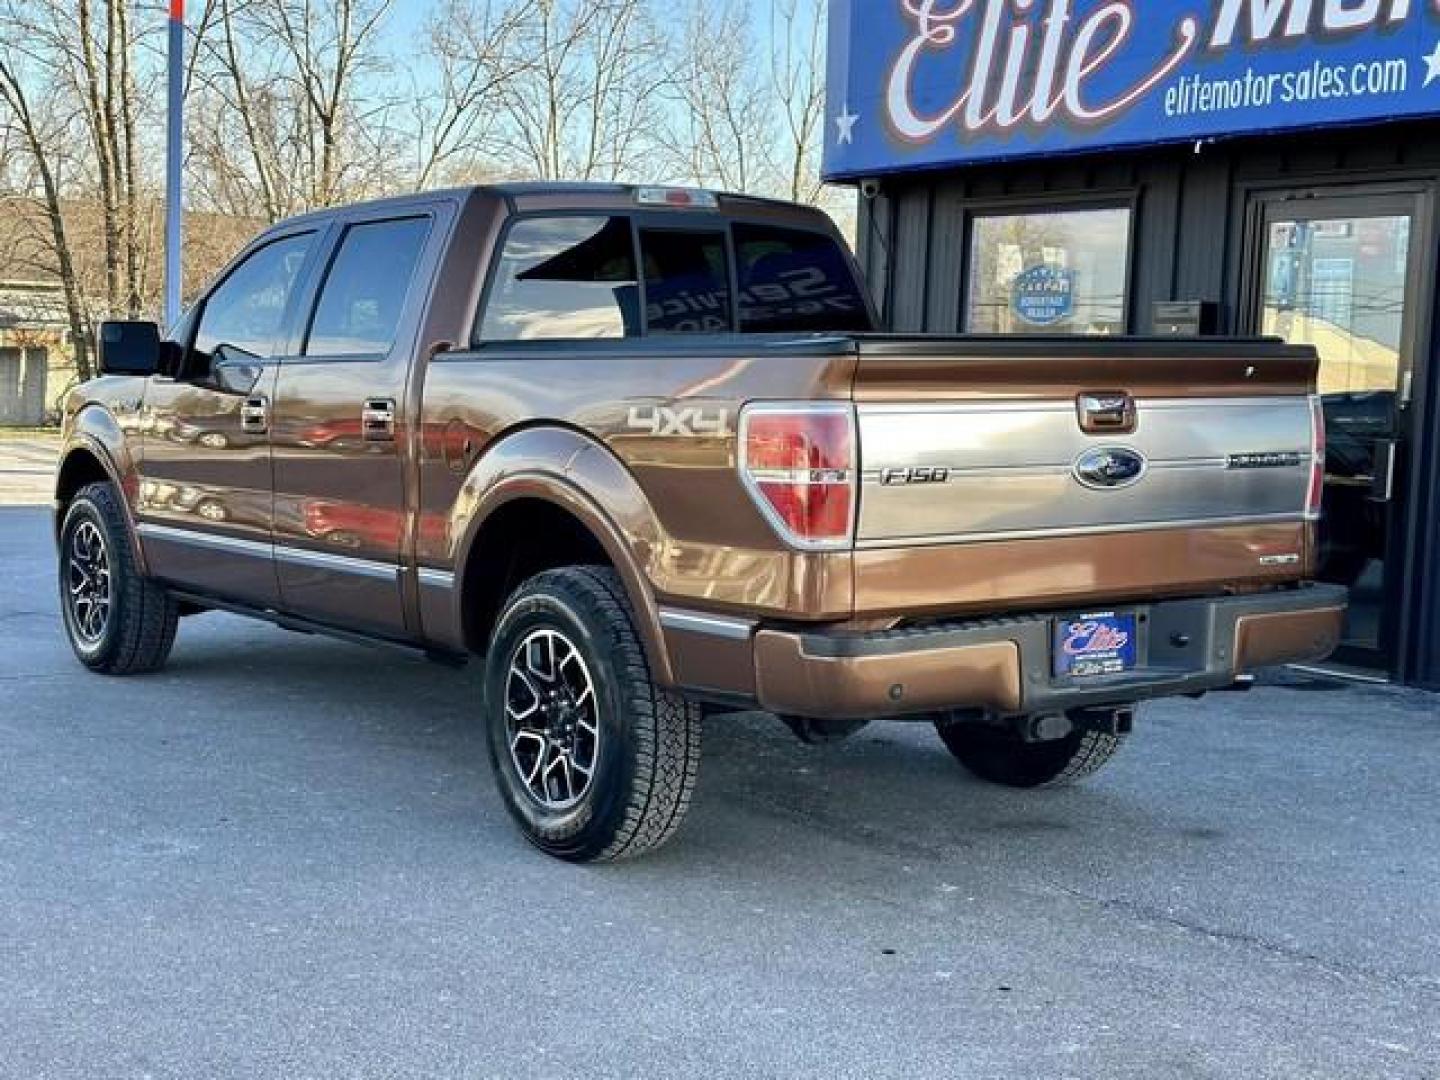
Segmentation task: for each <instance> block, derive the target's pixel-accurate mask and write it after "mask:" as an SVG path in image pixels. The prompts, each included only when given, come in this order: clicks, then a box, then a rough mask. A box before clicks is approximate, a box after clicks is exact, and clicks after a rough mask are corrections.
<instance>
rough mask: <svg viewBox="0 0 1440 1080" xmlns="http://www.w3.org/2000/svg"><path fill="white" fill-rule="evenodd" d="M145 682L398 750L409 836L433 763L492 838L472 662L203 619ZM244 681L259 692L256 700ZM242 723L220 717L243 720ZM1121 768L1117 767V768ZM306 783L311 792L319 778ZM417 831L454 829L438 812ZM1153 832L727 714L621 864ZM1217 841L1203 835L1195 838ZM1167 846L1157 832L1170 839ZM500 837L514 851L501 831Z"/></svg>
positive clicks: (950, 853) (945, 762)
mask: <svg viewBox="0 0 1440 1080" xmlns="http://www.w3.org/2000/svg"><path fill="white" fill-rule="evenodd" d="M160 678H162V679H164V680H167V681H169V680H176V681H183V683H184V684H185V685H186V687H187V688H190V689H194V690H199V691H201V692H203V693H204V694H206V695H207V696H209V697H211V698H212V699H213V700H215V701H217V702H218V701H229V700H234V699H236V698H248V699H249V700H250V702H251V704H252V706H258V707H260V708H262V709H264V710H265V711H266V712H267V713H271V714H275V713H279V714H280V715H283V716H284V718H285V722H286V723H287V724H288V725H291V726H292V727H293V728H294V729H295V731H296V734H297V737H323V738H325V739H327V740H333V741H335V742H337V743H341V744H351V743H353V744H354V745H353V746H352V747H351V752H352V753H360V754H362V755H363V754H369V753H371V752H373V753H386V752H388V751H390V750H392V749H393V748H395V747H396V746H404V747H405V748H406V749H407V751H408V752H409V759H410V760H415V761H417V762H419V761H424V762H426V764H424V765H420V766H419V767H417V775H416V777H415V791H416V793H417V799H416V812H417V815H419V819H417V821H416V823H415V827H416V828H417V829H420V830H423V829H426V828H429V827H430V825H431V824H432V823H431V822H427V821H425V820H424V819H423V814H424V809H423V808H424V805H425V801H424V800H423V799H422V798H420V797H419V795H420V794H421V793H423V791H424V790H425V789H426V788H425V785H426V782H427V781H426V775H429V773H430V772H431V771H433V769H435V768H443V769H445V770H448V771H450V772H453V773H455V774H457V776H456V779H457V782H459V783H462V784H467V785H469V788H470V794H469V795H468V796H467V799H466V802H467V805H468V807H469V810H468V811H467V812H473V814H474V818H475V820H474V821H472V822H471V823H470V826H469V827H470V828H471V829H474V827H475V825H476V824H479V823H480V822H482V821H483V829H482V831H483V834H484V836H485V837H486V838H493V837H494V836H495V834H496V832H497V831H505V832H506V833H507V834H508V830H509V822H508V820H507V819H506V815H505V811H504V808H503V806H502V805H501V802H500V800H499V797H498V795H497V794H496V793H495V790H494V784H493V780H492V777H491V775H490V766H489V762H488V760H487V755H486V749H485V740H484V732H483V730H482V727H481V724H480V716H481V710H480V702H481V698H482V688H481V679H480V668H479V665H477V664H472V665H471V666H470V667H469V668H467V669H465V670H461V671H453V670H449V669H446V668H443V667H437V666H434V665H430V664H427V663H425V662H423V661H419V660H412V659H410V658H408V657H406V656H403V655H400V654H396V653H391V652H389V651H386V650H382V649H367V648H365V647H363V646H354V645H349V644H345V643H340V642H333V641H329V640H327V639H324V638H316V637H305V636H297V635H291V634H287V633H285V632H283V631H278V630H276V629H274V628H271V627H267V626H264V625H261V624H250V623H246V622H243V621H240V620H236V619H233V618H230V617H227V616H213V615H212V616H205V617H203V618H201V619H196V620H187V622H186V623H185V624H184V625H183V626H182V631H181V636H180V641H179V644H178V646H177V649H176V652H175V655H174V658H173V660H172V663H171V666H170V668H169V669H167V672H166V673H165V674H164V675H162V676H161V677H160ZM257 686H263V688H264V689H263V692H262V693H261V694H259V695H257V693H256V689H257ZM245 716H246V714H245V713H241V714H240V715H238V716H236V715H232V716H231V717H230V719H229V721H228V722H231V723H236V722H240V723H243V722H245ZM283 745H284V744H283V743H282V744H279V746H277V748H276V752H277V753H278V752H283ZM1127 749H1128V748H1127ZM416 755H419V757H418V758H417V757H416ZM1123 761H1124V758H1123V756H1122V757H1121V758H1120V759H1118V762H1117V765H1116V769H1117V772H1118V771H1120V770H1121V769H1122V768H1123ZM313 782H314V783H316V784H321V785H323V784H324V783H325V781H324V778H323V777H317V778H314V781H313ZM403 782H404V781H403V778H401V783H402V784H403ZM433 824H438V825H439V826H440V827H442V828H448V827H455V826H456V824H457V823H456V821H455V819H454V817H452V816H447V817H445V818H444V820H443V821H439V822H434V823H433ZM1189 824H1192V825H1193V824H1194V823H1193V822H1192V823H1189ZM1167 828H1168V827H1167V826H1164V825H1162V824H1160V823H1158V822H1157V820H1156V818H1155V817H1154V808H1153V807H1152V806H1150V805H1148V804H1147V801H1146V799H1145V798H1143V797H1141V796H1140V795H1139V794H1136V793H1134V792H1133V791H1131V792H1127V790H1126V788H1125V787H1124V786H1123V785H1122V786H1120V787H1116V786H1114V785H1112V784H1110V783H1107V781H1106V779H1104V778H1101V779H1099V780H1096V781H1092V782H1091V784H1090V785H1088V786H1086V787H1082V788H1077V789H1074V790H1070V791H1057V792H1014V791H1008V790H1005V789H1001V788H996V787H993V786H990V785H985V784H981V783H979V782H977V781H975V780H973V779H971V778H970V777H969V776H968V775H967V774H966V773H965V772H964V771H963V770H962V769H961V768H960V766H959V765H958V764H957V763H956V762H955V761H954V760H953V759H952V758H951V757H950V755H949V754H948V752H947V751H946V750H945V749H944V747H943V746H942V745H941V743H940V742H939V740H938V739H937V738H936V737H935V736H934V734H933V732H932V731H931V729H930V727H929V726H928V725H922V724H899V723H889V724H875V725H872V726H871V727H870V728H867V729H866V730H865V731H863V732H861V733H860V734H858V735H857V736H855V737H854V738H853V739H851V740H849V741H848V742H845V743H842V744H837V745H831V746H824V747H808V746H805V745H802V744H801V743H799V742H798V741H796V740H795V739H794V738H793V737H792V736H791V735H790V734H789V733H788V731H786V730H785V729H784V728H783V727H782V726H781V725H780V724H778V723H777V722H775V721H774V720H773V719H771V718H769V717H766V716H763V715H760V714H739V715H733V716H717V717H714V718H712V719H710V721H709V722H708V723H707V726H706V730H705V748H704V759H703V761H702V765H701V779H700V788H699V791H698V794H697V797H696V800H695V804H694V806H693V808H692V810H691V814H690V818H689V820H688V823H687V826H686V828H685V830H684V831H683V832H682V833H681V835H680V836H679V837H678V838H677V839H676V840H675V841H674V842H672V843H671V844H670V845H669V846H668V847H667V848H665V849H663V850H662V851H660V852H657V853H655V854H654V855H652V856H650V857H648V858H647V859H646V860H644V862H643V863H637V864H632V867H634V866H642V865H643V866H645V867H649V868H650V869H647V870H646V871H644V874H645V876H647V877H648V876H649V875H651V874H662V875H668V874H673V873H675V872H677V871H679V872H688V870H690V869H693V867H694V864H696V863H697V862H700V863H704V864H705V865H707V866H708V867H710V868H711V869H712V870H714V869H716V868H717V867H718V866H724V865H727V864H730V865H733V867H735V868H736V869H741V868H743V869H744V870H745V872H746V873H747V874H753V873H754V872H755V871H756V870H757V869H760V868H762V867H764V868H766V869H767V870H768V871H771V872H774V873H777V874H783V875H785V876H787V877H789V876H793V875H799V876H802V877H803V876H805V875H806V874H814V873H815V872H816V867H815V866H814V865H813V864H812V859H815V858H821V859H823V860H824V861H826V862H830V861H831V860H832V859H833V853H834V845H835V844H841V845H853V846H858V847H860V848H868V849H872V850H874V851H877V852H882V851H883V852H886V853H888V857H890V858H893V859H895V860H898V861H908V862H917V861H919V862H928V863H934V864H938V865H944V864H950V863H963V864H970V863H974V862H976V861H977V860H983V859H984V858H985V857H986V856H987V855H989V854H995V855H997V856H998V855H999V854H1000V853H1001V852H1002V851H1005V850H1008V851H1009V853H1010V857H1011V858H1013V847H1014V845H1015V844H1017V843H1023V844H1024V845H1026V847H1027V848H1028V849H1031V850H1032V851H1033V853H1034V854H1035V856H1036V857H1037V858H1041V857H1043V856H1044V854H1045V852H1046V850H1047V849H1050V848H1057V849H1058V848H1061V847H1070V848H1073V847H1074V846H1075V845H1077V844H1083V845H1085V846H1086V847H1087V848H1090V849H1091V854H1092V855H1093V857H1095V858H1097V859H1100V858H1104V857H1105V854H1104V848H1105V847H1106V846H1107V845H1109V844H1111V843H1113V844H1114V845H1115V846H1116V848H1117V852H1116V854H1117V857H1118V854H1119V851H1120V850H1121V849H1125V850H1129V849H1131V848H1132V847H1133V845H1135V844H1137V843H1139V842H1141V841H1140V838H1141V837H1143V836H1145V835H1147V834H1150V833H1153V832H1155V831H1156V830H1161V831H1164V830H1165V829H1167ZM1219 835H1220V834H1219V832H1218V831H1216V830H1212V832H1211V833H1209V834H1206V836H1205V838H1206V839H1207V840H1213V839H1215V838H1216V837H1218V836H1219ZM1175 836H1176V833H1175V831H1174V830H1173V829H1170V837H1171V840H1170V842H1171V843H1173V842H1175ZM821 837H823V838H824V840H825V841H826V843H825V844H824V845H823V847H824V848H825V849H826V850H827V851H828V852H829V853H828V854H826V855H824V856H820V855H818V854H817V850H816V843H815V841H816V839H817V838H821ZM506 842H510V843H514V844H516V845H520V846H523V841H522V840H520V838H519V837H518V835H516V834H508V839H507V840H506ZM537 857H538V856H537ZM837 869H838V868H837V867H835V866H828V867H827V869H826V872H827V873H830V874H833V873H835V872H836V871H837ZM600 872H601V873H605V871H600ZM626 872H627V873H630V872H632V870H631V869H627V870H626Z"/></svg>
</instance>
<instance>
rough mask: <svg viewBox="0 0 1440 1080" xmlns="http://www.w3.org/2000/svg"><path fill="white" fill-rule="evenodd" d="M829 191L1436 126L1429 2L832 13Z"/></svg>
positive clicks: (873, 6) (890, 2)
mask: <svg viewBox="0 0 1440 1080" xmlns="http://www.w3.org/2000/svg"><path fill="white" fill-rule="evenodd" d="M828 82H829V96H828V102H829V104H828V112H829V116H828V120H829V123H828V125H827V128H826V134H827V139H826V154H825V170H824V171H825V176H826V178H827V179H832V180H843V179H853V178H857V177H862V176H872V175H878V174H882V173H886V172H892V171H896V170H900V169H913V168H925V167H933V166H938V165H949V164H963V163H968V162H977V161H988V160H996V159H1000V158H1013V157H1025V156H1030V155H1042V154H1044V155H1048V154H1057V153H1069V152H1075V151H1081V150H1095V149H1100V148H1104V147H1116V146H1133V145H1138V144H1142V143H1157V142H1166V141H1182V140H1183V141H1190V140H1196V141H1198V140H1203V139H1209V138H1217V137H1220V136H1224V135H1236V134H1242V133H1249V132H1260V131H1276V130H1282V129H1288V128H1299V127H1313V126H1317V125H1322V124H1343V123H1356V122H1360V121H1366V120H1380V119H1386V120H1389V119H1399V118H1403V117H1413V116H1422V115H1430V114H1437V113H1440V0H1145V2H1144V4H1140V3H1137V2H1135V0H1026V2H1024V3H1021V2H1019V0H831V2H830V58H829V72H828Z"/></svg>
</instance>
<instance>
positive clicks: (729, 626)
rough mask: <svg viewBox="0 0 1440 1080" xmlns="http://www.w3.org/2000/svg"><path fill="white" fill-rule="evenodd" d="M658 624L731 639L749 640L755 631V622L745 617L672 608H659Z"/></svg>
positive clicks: (672, 628)
mask: <svg viewBox="0 0 1440 1080" xmlns="http://www.w3.org/2000/svg"><path fill="white" fill-rule="evenodd" d="M660 625H661V626H663V627H665V628H666V629H667V630H685V631H688V632H689V633H692V634H709V635H710V636H711V637H723V638H729V639H731V640H732V641H749V640H750V635H751V634H753V633H754V632H755V623H753V622H750V621H747V620H745V619H729V618H726V617H725V616H723V615H699V614H696V613H695V612H693V611H677V610H675V609H674V608H661V609H660Z"/></svg>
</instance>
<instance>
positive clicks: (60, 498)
mask: <svg viewBox="0 0 1440 1080" xmlns="http://www.w3.org/2000/svg"><path fill="white" fill-rule="evenodd" d="M109 479H110V474H109V473H107V472H106V471H105V466H104V465H102V464H100V459H99V458H98V457H96V456H95V455H94V454H93V453H91V452H90V451H89V450H72V451H70V453H69V455H68V456H67V457H66V458H65V461H64V463H63V464H62V465H61V466H60V473H59V475H58V476H57V477H56V479H55V501H56V503H57V504H58V506H59V510H60V512H59V513H58V514H56V515H55V523H56V525H55V527H56V528H57V529H58V528H59V527H60V522H61V521H63V520H64V518H65V509H66V507H68V506H69V505H70V501H71V500H72V499H74V498H75V495H76V493H77V492H78V491H79V490H80V489H81V488H83V487H84V486H85V485H87V484H100V483H104V482H105V481H107V480H109Z"/></svg>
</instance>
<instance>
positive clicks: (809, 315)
mask: <svg viewBox="0 0 1440 1080" xmlns="http://www.w3.org/2000/svg"><path fill="white" fill-rule="evenodd" d="M735 258H736V259H737V261H738V262H739V264H740V265H739V279H740V305H739V307H740V330H741V331H742V332H743V333H749V334H765V333H808V332H826V333H832V332H846V331H850V332H856V333H863V332H865V331H868V330H871V329H873V326H872V325H871V320H870V312H869V309H868V308H867V307H866V305H865V299H864V296H863V294H862V293H861V291H860V286H859V284H858V282H856V280H855V274H854V272H853V271H852V270H851V267H850V260H849V259H848V258H847V257H846V254H845V251H844V249H843V248H842V247H841V246H840V245H839V244H838V243H837V242H836V241H835V240H834V238H832V237H830V236H826V235H825V234H824V233H818V232H807V231H805V230H803V229H781V228H776V227H774V226H771V225H753V224H744V223H737V224H736V225H735Z"/></svg>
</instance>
